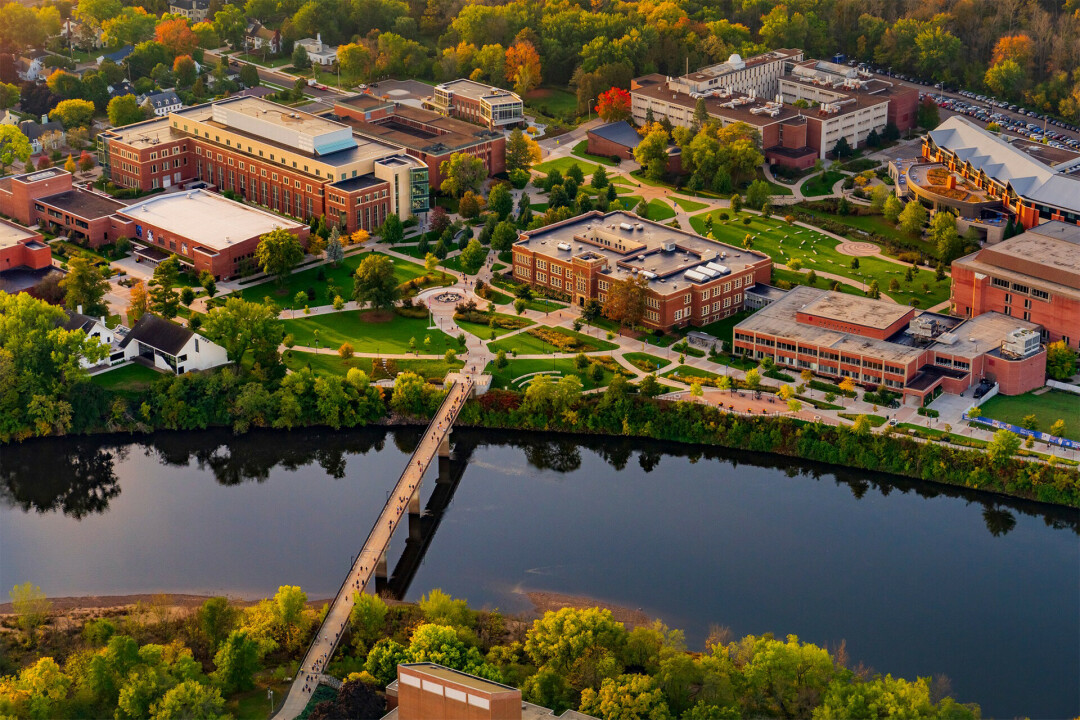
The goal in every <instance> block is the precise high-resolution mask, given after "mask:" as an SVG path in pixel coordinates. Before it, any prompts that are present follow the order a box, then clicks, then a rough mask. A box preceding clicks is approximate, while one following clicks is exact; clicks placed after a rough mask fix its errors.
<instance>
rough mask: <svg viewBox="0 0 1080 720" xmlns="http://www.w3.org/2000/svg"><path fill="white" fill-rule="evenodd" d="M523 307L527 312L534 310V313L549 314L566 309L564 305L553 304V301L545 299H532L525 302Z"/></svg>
mask: <svg viewBox="0 0 1080 720" xmlns="http://www.w3.org/2000/svg"><path fill="white" fill-rule="evenodd" d="M525 307H527V308H528V309H529V310H535V311H536V312H542V313H549V312H555V311H556V310H562V309H563V308H564V307H566V303H560V302H555V301H554V300H548V299H547V298H538V297H534V298H532V299H530V300H526V301H525Z"/></svg>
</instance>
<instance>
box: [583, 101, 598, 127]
mask: <svg viewBox="0 0 1080 720" xmlns="http://www.w3.org/2000/svg"><path fill="white" fill-rule="evenodd" d="M594 100H596V98H589V107H588V108H587V110H588V111H589V114H588V116H587V117H586V120H585V122H588V121H589V120H592V104H593V101H594Z"/></svg>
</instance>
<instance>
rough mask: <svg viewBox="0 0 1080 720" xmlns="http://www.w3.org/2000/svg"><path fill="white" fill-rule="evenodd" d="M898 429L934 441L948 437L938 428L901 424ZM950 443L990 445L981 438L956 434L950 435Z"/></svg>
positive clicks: (974, 445) (968, 445) (977, 445)
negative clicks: (910, 431)
mask: <svg viewBox="0 0 1080 720" xmlns="http://www.w3.org/2000/svg"><path fill="white" fill-rule="evenodd" d="M896 427H897V428H898V429H903V430H912V431H914V432H915V434H916V435H918V436H920V437H923V438H927V439H933V440H940V439H941V438H942V437H944V436H945V435H946V433H945V431H944V430H938V429H936V428H928V427H925V426H923V425H915V424H912V423H899V424H897V426H896ZM976 427H978V426H976ZM948 436H949V442H951V443H953V444H954V445H965V446H967V447H979V448H981V447H986V446H987V445H989V443H988V442H987V441H985V440H980V439H979V438H973V437H968V436H967V435H957V434H956V433H949V434H948Z"/></svg>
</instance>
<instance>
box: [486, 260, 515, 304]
mask: <svg viewBox="0 0 1080 720" xmlns="http://www.w3.org/2000/svg"><path fill="white" fill-rule="evenodd" d="M495 267H498V265H497V264H496V265H495ZM503 268H504V269H505V268H506V266H505V265H503ZM488 288H489V289H488V291H487V299H488V300H490V301H491V302H493V303H495V304H496V305H506V304H508V303H511V302H513V301H514V298H512V297H510V296H509V295H507V294H506V293H501V292H499V291H498V290H495V289H494V288H492V287H491V286H490V285H489V286H488Z"/></svg>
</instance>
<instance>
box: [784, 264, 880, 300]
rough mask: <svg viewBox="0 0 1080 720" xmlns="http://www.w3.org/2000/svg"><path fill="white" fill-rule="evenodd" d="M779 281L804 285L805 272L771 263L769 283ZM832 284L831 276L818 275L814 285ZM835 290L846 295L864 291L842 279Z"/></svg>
mask: <svg viewBox="0 0 1080 720" xmlns="http://www.w3.org/2000/svg"><path fill="white" fill-rule="evenodd" d="M780 281H787V282H789V283H791V284H792V285H806V272H803V271H800V272H795V271H794V270H785V269H783V268H778V267H776V266H775V265H773V269H772V280H771V284H773V285H776V284H777V283H778V282H780ZM830 285H832V278H828V279H826V278H822V277H818V281H817V284H816V285H814V287H819V288H827V287H829V286H830ZM836 291H837V292H842V293H847V294H848V295H863V296H865V295H866V293H864V292H863V291H862V290H860V289H859V288H857V287H855V286H854V285H848V284H847V283H846V282H844V281H843V280H841V281H840V287H838V288H837V289H836Z"/></svg>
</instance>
